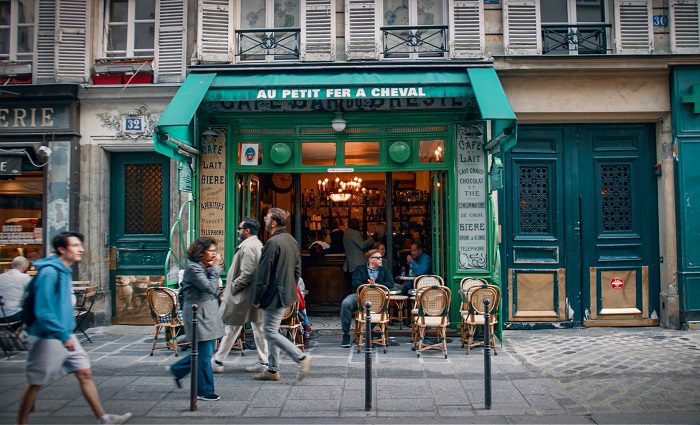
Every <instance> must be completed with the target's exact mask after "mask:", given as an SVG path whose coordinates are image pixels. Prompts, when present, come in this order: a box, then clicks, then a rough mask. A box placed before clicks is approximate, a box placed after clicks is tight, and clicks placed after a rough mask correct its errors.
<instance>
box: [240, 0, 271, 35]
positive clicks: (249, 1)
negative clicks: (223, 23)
mask: <svg viewBox="0 0 700 425" xmlns="http://www.w3.org/2000/svg"><path fill="white" fill-rule="evenodd" d="M241 28H243V29H247V28H265V0H241Z"/></svg>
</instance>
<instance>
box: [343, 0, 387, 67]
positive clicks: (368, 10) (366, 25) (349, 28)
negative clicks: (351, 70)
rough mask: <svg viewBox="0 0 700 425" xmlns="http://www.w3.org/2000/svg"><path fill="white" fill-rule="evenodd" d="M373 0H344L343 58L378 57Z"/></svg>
mask: <svg viewBox="0 0 700 425" xmlns="http://www.w3.org/2000/svg"><path fill="white" fill-rule="evenodd" d="M378 38H379V27H378V26H377V5H376V2H375V0H345V58H346V59H348V60H352V59H379V49H378V47H377V46H378Z"/></svg>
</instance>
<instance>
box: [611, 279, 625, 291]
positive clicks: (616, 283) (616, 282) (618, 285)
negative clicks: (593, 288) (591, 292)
mask: <svg viewBox="0 0 700 425" xmlns="http://www.w3.org/2000/svg"><path fill="white" fill-rule="evenodd" d="M610 286H611V287H612V288H613V289H622V287H623V286H625V282H624V281H623V280H622V278H621V277H617V276H615V277H613V278H612V280H611V281H610Z"/></svg>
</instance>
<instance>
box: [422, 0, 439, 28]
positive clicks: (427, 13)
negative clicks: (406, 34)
mask: <svg viewBox="0 0 700 425" xmlns="http://www.w3.org/2000/svg"><path fill="white" fill-rule="evenodd" d="M442 4H443V0H418V22H416V23H417V24H418V25H442V24H443V21H444V19H443V12H442V11H443V8H442Z"/></svg>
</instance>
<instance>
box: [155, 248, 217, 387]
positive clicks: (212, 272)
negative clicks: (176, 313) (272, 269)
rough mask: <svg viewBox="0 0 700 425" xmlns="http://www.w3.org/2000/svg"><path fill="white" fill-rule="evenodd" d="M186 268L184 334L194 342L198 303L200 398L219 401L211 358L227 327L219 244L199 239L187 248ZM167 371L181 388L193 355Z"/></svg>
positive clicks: (183, 291)
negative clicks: (221, 294) (221, 302)
mask: <svg viewBox="0 0 700 425" xmlns="http://www.w3.org/2000/svg"><path fill="white" fill-rule="evenodd" d="M187 259H188V261H187V268H186V269H185V275H184V277H183V278H182V285H181V287H180V291H182V293H183V299H184V301H183V306H182V314H183V320H184V322H185V334H187V337H188V339H189V340H190V341H192V305H193V304H197V306H198V307H199V309H198V310H197V320H198V322H197V340H198V342H199V343H198V344H197V347H198V349H199V358H198V362H197V364H198V367H197V372H198V373H197V398H199V399H200V400H212V401H213V400H218V399H219V396H218V395H216V394H215V393H214V375H213V373H212V369H211V357H212V355H213V354H214V344H215V342H216V340H217V339H218V338H221V337H222V336H223V335H224V325H223V323H222V321H221V316H219V274H220V273H221V265H222V263H223V261H222V260H221V255H219V254H218V253H217V252H216V243H215V242H214V240H213V239H211V238H199V239H197V240H196V241H194V242H193V243H192V245H190V247H189V248H188V249H187ZM168 370H169V371H170V372H171V373H172V374H173V375H174V376H175V384H176V385H177V386H178V387H180V388H181V387H182V383H181V380H182V379H183V378H184V377H185V376H187V374H189V373H190V356H187V357H185V358H183V359H182V360H180V361H178V362H177V363H175V364H174V365H172V366H170V367H168Z"/></svg>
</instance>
